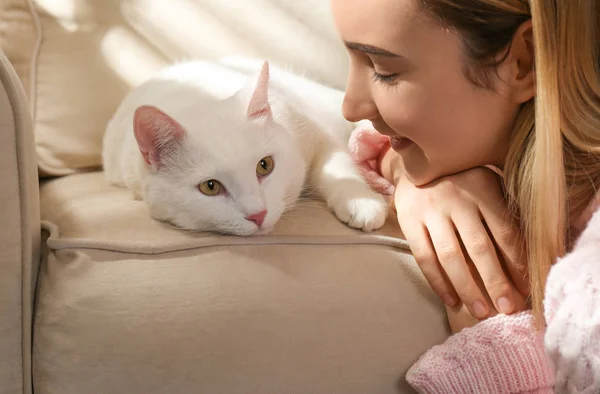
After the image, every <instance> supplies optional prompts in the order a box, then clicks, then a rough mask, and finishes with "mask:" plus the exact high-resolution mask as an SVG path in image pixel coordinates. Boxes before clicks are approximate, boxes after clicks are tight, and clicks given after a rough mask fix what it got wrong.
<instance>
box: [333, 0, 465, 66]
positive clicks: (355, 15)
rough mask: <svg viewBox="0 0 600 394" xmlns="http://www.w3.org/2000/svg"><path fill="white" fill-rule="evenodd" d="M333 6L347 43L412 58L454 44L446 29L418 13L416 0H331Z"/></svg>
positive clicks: (340, 31) (337, 25)
mask: <svg viewBox="0 0 600 394" xmlns="http://www.w3.org/2000/svg"><path fill="white" fill-rule="evenodd" d="M331 6H332V11H333V16H334V19H335V24H336V27H337V29H338V32H339V34H340V36H341V38H342V40H344V41H345V42H346V43H352V44H363V45H368V46H373V47H376V48H381V49H384V50H386V51H388V52H392V53H395V54H398V55H401V56H405V57H412V56H415V55H416V53H418V52H422V51H428V50H432V49H435V50H439V48H440V47H443V46H445V45H452V44H453V41H455V37H452V36H453V34H448V29H447V28H444V27H442V26H441V25H436V24H434V23H432V22H431V20H430V19H428V18H427V16H425V15H424V14H423V13H422V12H421V11H420V10H419V8H418V5H417V2H416V0H331ZM351 49H352V48H351Z"/></svg>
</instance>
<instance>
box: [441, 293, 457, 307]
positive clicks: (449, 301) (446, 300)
mask: <svg viewBox="0 0 600 394" xmlns="http://www.w3.org/2000/svg"><path fill="white" fill-rule="evenodd" d="M442 299H443V300H444V304H446V305H448V306H454V305H456V298H454V297H452V296H451V295H450V294H446V295H445V296H444V297H443V298H442Z"/></svg>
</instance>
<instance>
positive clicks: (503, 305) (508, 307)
mask: <svg viewBox="0 0 600 394" xmlns="http://www.w3.org/2000/svg"><path fill="white" fill-rule="evenodd" d="M498 309H499V312H500V313H503V314H505V315H508V314H510V313H512V311H513V310H514V304H513V302H512V301H511V300H509V299H508V297H500V298H498Z"/></svg>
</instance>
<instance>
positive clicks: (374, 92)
mask: <svg viewBox="0 0 600 394" xmlns="http://www.w3.org/2000/svg"><path fill="white" fill-rule="evenodd" d="M331 3H332V10H333V14H334V18H335V23H336V27H337V30H338V32H339V34H340V36H341V38H342V40H343V41H344V42H345V43H346V46H347V48H348V53H349V54H350V74H349V77H348V83H347V89H346V96H345V99H344V105H343V112H344V116H345V117H346V118H347V119H348V120H350V121H358V120H361V119H369V120H371V121H372V122H373V124H374V126H375V128H376V129H377V131H379V132H380V133H382V134H385V135H388V136H390V137H391V142H392V147H393V148H394V149H395V150H396V151H397V152H398V153H400V155H401V156H402V158H403V161H404V165H405V168H406V175H407V176H408V178H409V180H410V181H411V182H413V183H414V184H416V185H424V184H426V183H429V182H431V181H433V180H434V179H437V178H439V177H441V176H444V175H449V174H454V173H457V172H460V171H463V170H466V169H468V168H472V167H476V166H479V165H486V164H494V165H497V166H500V167H502V165H503V163H504V159H505V157H506V153H507V150H508V145H509V138H510V133H511V130H512V127H513V124H514V120H515V117H516V114H517V112H518V108H519V104H518V103H515V102H514V100H511V98H510V92H509V89H508V88H507V86H506V84H503V83H502V82H501V81H500V80H499V79H498V80H497V82H494V83H495V85H494V86H493V89H484V88H481V87H478V86H476V85H475V84H473V83H472V82H471V81H469V80H468V79H467V78H466V76H465V73H464V67H465V64H466V62H465V60H466V55H465V53H464V51H463V45H462V42H461V40H460V37H459V36H458V34H457V33H455V32H453V31H451V30H449V29H447V28H445V27H442V26H439V25H437V24H435V23H433V22H432V21H430V20H428V19H427V18H426V17H425V16H424V15H422V14H421V11H420V10H419V9H418V7H417V4H416V2H415V1H414V0H331Z"/></svg>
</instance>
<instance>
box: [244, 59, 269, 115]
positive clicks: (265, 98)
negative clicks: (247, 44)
mask: <svg viewBox="0 0 600 394" xmlns="http://www.w3.org/2000/svg"><path fill="white" fill-rule="evenodd" d="M246 90H247V91H249V93H250V94H248V96H250V100H249V102H248V109H247V113H246V114H247V116H248V119H257V118H262V117H268V118H270V117H271V116H272V115H273V114H272V112H271V105H270V104H269V62H268V61H265V62H264V63H263V66H262V69H261V70H260V74H259V76H258V82H257V83H256V85H254V86H247V87H246Z"/></svg>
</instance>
